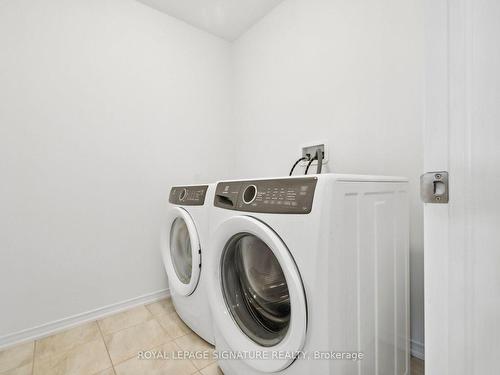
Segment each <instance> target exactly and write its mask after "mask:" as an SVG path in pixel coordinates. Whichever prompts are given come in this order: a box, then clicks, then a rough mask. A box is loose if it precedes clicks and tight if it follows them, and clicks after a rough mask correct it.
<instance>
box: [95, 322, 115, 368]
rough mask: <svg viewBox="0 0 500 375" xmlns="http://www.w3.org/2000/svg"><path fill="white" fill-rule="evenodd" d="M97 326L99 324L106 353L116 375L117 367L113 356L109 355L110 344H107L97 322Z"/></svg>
mask: <svg viewBox="0 0 500 375" xmlns="http://www.w3.org/2000/svg"><path fill="white" fill-rule="evenodd" d="M95 324H97V328H98V329H99V334H100V335H101V339H102V342H103V343H104V347H105V348H106V353H107V354H108V358H109V362H110V363H111V368H112V369H113V372H114V373H115V375H116V369H115V365H114V364H113V360H112V359H111V354H109V349H108V344H106V340H105V339H104V335H103V334H102V330H101V326H100V325H99V322H98V321H97V320H96V321H95Z"/></svg>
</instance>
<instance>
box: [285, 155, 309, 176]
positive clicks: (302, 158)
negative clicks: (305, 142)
mask: <svg viewBox="0 0 500 375" xmlns="http://www.w3.org/2000/svg"><path fill="white" fill-rule="evenodd" d="M308 159H309V158H308V157H306V156H303V157H301V158H300V159H299V160H297V161H296V162H295V164H294V165H293V167H292V169H291V170H290V174H289V176H291V175H292V174H293V170H294V169H295V167H296V166H297V164H299V163H300V162H301V161H302V160H308Z"/></svg>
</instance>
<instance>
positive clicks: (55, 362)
mask: <svg viewBox="0 0 500 375" xmlns="http://www.w3.org/2000/svg"><path fill="white" fill-rule="evenodd" d="M200 350H201V351H206V352H205V353H206V354H207V358H182V359H176V360H168V359H166V360H164V359H156V360H155V359H150V360H147V359H140V358H138V353H139V352H141V351H150V352H147V353H148V354H151V353H160V354H167V355H169V354H170V355H172V353H178V352H181V351H187V352H195V351H200ZM212 352H213V347H212V346H211V345H209V344H208V343H206V342H205V341H203V340H202V339H201V338H199V337H198V336H197V335H196V334H194V333H193V332H192V331H191V330H190V329H189V328H188V327H187V326H186V325H185V324H184V323H183V322H182V320H180V319H179V317H178V316H177V314H176V313H175V310H174V307H173V305H172V302H171V300H170V299H165V300H162V301H159V302H155V303H152V304H148V305H146V306H139V307H136V308H133V309H130V310H127V311H125V312H121V313H118V314H115V315H112V316H109V317H107V318H104V319H101V320H98V321H95V322H90V323H85V324H82V325H80V326H78V327H75V328H72V329H69V330H66V331H63V332H61V333H58V334H55V335H53V336H49V337H46V338H43V339H40V340H36V341H34V342H29V343H25V344H21V345H18V346H15V347H13V348H9V349H6V350H4V351H1V352H0V375H144V374H146V375H150V374H151V375H170V374H172V375H190V374H197V375H221V374H222V372H221V371H220V369H219V368H218V366H217V363H215V361H214V360H213V359H212V358H211V353H212ZM412 375H424V370H423V362H422V361H420V360H417V359H414V358H413V359H412Z"/></svg>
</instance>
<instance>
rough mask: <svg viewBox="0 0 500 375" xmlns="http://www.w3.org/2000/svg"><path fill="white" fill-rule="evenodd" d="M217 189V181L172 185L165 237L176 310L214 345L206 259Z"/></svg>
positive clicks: (169, 277) (165, 253)
mask: <svg viewBox="0 0 500 375" xmlns="http://www.w3.org/2000/svg"><path fill="white" fill-rule="evenodd" d="M213 191H214V185H213V184H212V185H201V186H176V187H172V189H171V190H170V196H169V204H168V211H167V220H166V223H165V225H164V228H163V230H162V240H161V242H162V246H161V251H162V257H163V262H164V264H165V269H166V271H167V276H168V282H169V287H170V294H171V296H172V301H173V303H174V306H175V310H176V311H177V314H178V315H179V317H180V318H181V319H182V320H183V321H184V322H185V323H186V324H187V325H188V326H189V327H190V328H191V329H192V330H193V331H194V332H196V333H197V334H198V335H199V336H200V337H202V338H203V339H204V340H205V341H208V342H209V343H211V344H213V343H214V335H213V328H212V318H211V314H210V308H209V304H208V298H207V292H206V281H205V278H206V276H207V275H206V264H205V260H206V257H207V247H208V246H207V240H208V208H209V202H210V201H212V200H213Z"/></svg>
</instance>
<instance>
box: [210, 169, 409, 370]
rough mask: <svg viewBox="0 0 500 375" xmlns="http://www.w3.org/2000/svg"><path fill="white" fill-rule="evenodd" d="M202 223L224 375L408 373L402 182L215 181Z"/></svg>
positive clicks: (333, 177)
mask: <svg viewBox="0 0 500 375" xmlns="http://www.w3.org/2000/svg"><path fill="white" fill-rule="evenodd" d="M210 221H211V224H210V226H211V229H210V249H209V259H208V261H209V262H208V267H209V277H208V278H207V282H208V290H209V299H210V306H211V308H212V315H213V318H214V332H215V342H216V350H217V353H218V357H219V360H218V362H219V366H220V367H221V369H222V370H223V372H224V374H225V375H256V374H265V373H277V374H287V375H290V374H321V375H325V374H330V375H333V374H335V375H340V374H342V375H348V374H384V375H389V374H394V375H403V374H408V373H409V299H408V293H409V292H408V285H409V278H408V274H409V268H408V267H409V261H408V258H409V255H408V254H409V250H408V249H409V239H408V231H409V228H408V227H409V205H408V183H407V180H406V179H404V178H397V177H377V176H354V175H337V174H324V175H313V176H307V177H305V176H301V177H291V178H276V179H262V180H251V181H250V180H248V181H247V180H240V181H223V182H219V183H218V184H217V187H216V191H215V198H214V204H213V207H212V209H211V212H210ZM360 353H361V354H360ZM339 356H340V358H339ZM356 358H357V360H356ZM360 358H361V359H360Z"/></svg>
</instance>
